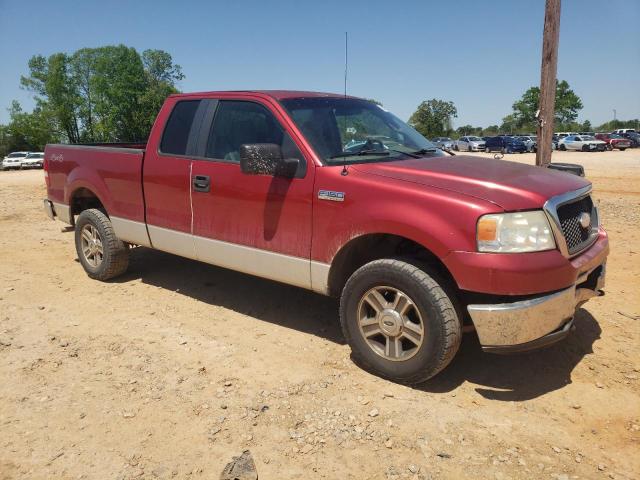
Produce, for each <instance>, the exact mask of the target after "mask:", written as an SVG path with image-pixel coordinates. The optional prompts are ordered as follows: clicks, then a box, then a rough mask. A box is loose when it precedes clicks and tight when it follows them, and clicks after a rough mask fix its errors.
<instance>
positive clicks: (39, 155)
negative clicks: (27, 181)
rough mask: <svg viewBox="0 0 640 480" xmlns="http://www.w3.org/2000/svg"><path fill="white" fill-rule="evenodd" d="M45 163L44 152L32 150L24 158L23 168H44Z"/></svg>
mask: <svg viewBox="0 0 640 480" xmlns="http://www.w3.org/2000/svg"><path fill="white" fill-rule="evenodd" d="M43 163H44V153H43V152H31V153H28V154H27V156H26V157H24V158H23V159H22V168H42V165H43Z"/></svg>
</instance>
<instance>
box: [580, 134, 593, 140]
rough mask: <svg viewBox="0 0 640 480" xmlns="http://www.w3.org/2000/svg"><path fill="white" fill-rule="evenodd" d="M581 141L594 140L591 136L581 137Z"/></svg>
mask: <svg viewBox="0 0 640 480" xmlns="http://www.w3.org/2000/svg"><path fill="white" fill-rule="evenodd" d="M582 140H595V138H593V137H592V136H591V135H582Z"/></svg>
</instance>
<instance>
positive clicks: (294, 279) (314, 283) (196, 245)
mask: <svg viewBox="0 0 640 480" xmlns="http://www.w3.org/2000/svg"><path fill="white" fill-rule="evenodd" d="M148 229H149V237H150V239H151V244H152V245H153V248H155V249H158V250H162V251H164V252H168V253H173V254H175V255H180V256H182V257H187V258H191V259H193V260H199V261H201V262H205V263H209V264H211V265H217V266H219V267H224V268H228V269H230V270H236V271H238V272H242V273H248V274H250V275H255V276H258V277H262V278H267V279H269V280H275V281H278V282H282V283H287V284H289V285H295V286H297V287H302V288H306V289H308V290H314V291H316V292H318V293H322V294H326V293H327V281H328V277H329V265H327V264H324V263H320V262H311V261H310V260H309V259H306V258H299V257H293V256H290V255H283V254H281V253H276V252H271V251H268V250H262V249H259V248H253V247H248V246H245V245H237V244H234V243H229V242H224V241H221V240H215V239H212V238H205V237H199V236H196V235H191V234H189V233H186V232H178V231H175V230H169V229H166V228H161V227H156V226H153V225H149V226H148Z"/></svg>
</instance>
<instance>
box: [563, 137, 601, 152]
mask: <svg viewBox="0 0 640 480" xmlns="http://www.w3.org/2000/svg"><path fill="white" fill-rule="evenodd" d="M606 148H607V144H606V143H604V142H603V141H602V140H597V139H596V138H595V137H592V136H590V135H569V136H568V137H564V138H563V139H561V140H560V150H580V151H583V152H595V151H598V152H604V151H605V150H606Z"/></svg>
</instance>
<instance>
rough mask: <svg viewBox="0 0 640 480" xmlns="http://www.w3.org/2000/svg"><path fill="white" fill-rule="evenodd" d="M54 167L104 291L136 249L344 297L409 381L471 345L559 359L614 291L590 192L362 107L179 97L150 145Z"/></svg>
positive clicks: (375, 353) (94, 151)
mask: <svg viewBox="0 0 640 480" xmlns="http://www.w3.org/2000/svg"><path fill="white" fill-rule="evenodd" d="M44 168H45V172H46V173H45V178H46V183H47V194H48V197H47V199H46V200H45V205H44V206H45V210H46V212H47V214H48V215H49V217H51V218H55V217H57V218H58V219H60V220H62V221H63V222H66V223H68V224H71V225H73V226H74V227H75V243H76V249H77V253H78V257H79V259H80V263H81V264H82V266H83V267H84V269H85V270H86V272H87V274H88V275H89V276H90V277H92V278H95V279H98V280H107V279H110V278H112V277H115V276H116V275H119V274H121V273H123V272H124V271H125V270H126V269H127V266H128V258H129V257H128V256H129V247H130V246H131V245H138V246H144V247H148V248H155V249H159V250H163V251H165V252H170V253H173V254H176V255H180V256H183V257H187V258H191V259H196V260H200V261H202V262H207V263H210V264H214V265H219V266H222V267H225V268H229V269H233V270H238V271H241V272H245V273H248V274H252V275H257V276H260V277H265V278H268V279H272V280H276V281H279V282H284V283H287V284H291V285H296V286H298V287H302V288H306V289H310V290H313V291H316V292H318V293H321V294H325V295H331V296H336V297H340V322H341V325H342V329H343V332H344V336H345V338H346V339H347V341H348V342H349V344H350V346H351V348H352V350H353V354H354V358H355V359H356V360H357V361H358V363H359V364H360V365H362V366H364V367H365V368H368V369H370V370H372V371H373V372H375V373H376V374H378V375H381V376H384V377H386V378H390V379H393V380H395V381H399V382H404V383H419V382H421V381H424V380H426V379H428V378H430V377H432V376H433V375H435V374H436V373H438V372H439V371H440V370H442V369H443V368H444V367H445V366H446V365H447V364H448V363H449V362H450V361H451V360H452V358H453V357H454V355H455V353H456V351H457V350H458V347H459V345H460V340H461V336H462V331H463V329H464V330H471V329H473V328H474V329H475V331H476V332H477V336H478V338H479V341H480V344H481V345H482V347H483V349H484V350H485V351H488V352H517V351H525V350H530V349H533V348H538V347H541V346H544V345H547V344H550V343H553V342H555V341H557V340H559V339H561V338H563V337H565V336H566V335H567V334H568V333H569V332H570V331H571V330H572V328H573V317H574V313H575V310H576V308H577V307H578V306H580V305H581V304H582V303H584V302H585V301H586V300H587V299H589V298H590V297H592V296H595V295H598V294H600V293H601V288H602V287H603V285H604V276H605V262H606V258H607V254H608V251H609V247H608V240H607V234H606V233H605V231H604V230H603V229H602V227H601V226H600V221H599V217H598V211H597V208H596V205H595V204H594V202H593V201H592V198H591V184H590V183H589V182H588V181H586V180H585V179H583V178H581V177H579V176H576V175H570V174H567V173H563V172H558V171H551V170H549V169H544V168H539V167H533V166H527V165H522V164H518V163H512V162H507V161H503V160H496V159H485V158H478V157H469V156H462V155H457V156H452V155H449V154H447V153H445V152H443V151H442V150H440V149H438V148H436V147H435V146H434V145H433V144H432V143H430V142H429V141H427V140H426V139H425V138H424V137H422V136H421V135H420V134H419V133H418V132H416V131H415V130H414V129H413V128H411V127H410V126H408V125H407V124H405V123H404V122H402V121H401V120H399V119H398V118H397V117H395V116H394V115H392V114H391V113H389V112H388V111H386V110H385V109H384V108H382V107H380V106H378V105H375V104H374V103H371V102H369V101H366V100H362V99H358V98H354V97H345V96H341V95H332V94H321V93H312V92H295V91H243V92H207V93H194V94H181V95H172V96H171V97H169V98H168V99H167V101H166V102H165V104H164V106H163V107H162V109H161V111H160V113H159V115H158V117H157V119H156V122H155V125H154V127H153V129H152V131H151V135H150V137H149V139H148V142H147V144H146V145H135V144H129V145H127V144H120V145H97V146H95V145H94V146H83V145H48V146H47V148H46V151H45V164H44ZM464 327H468V328H464Z"/></svg>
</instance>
